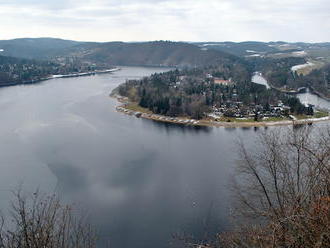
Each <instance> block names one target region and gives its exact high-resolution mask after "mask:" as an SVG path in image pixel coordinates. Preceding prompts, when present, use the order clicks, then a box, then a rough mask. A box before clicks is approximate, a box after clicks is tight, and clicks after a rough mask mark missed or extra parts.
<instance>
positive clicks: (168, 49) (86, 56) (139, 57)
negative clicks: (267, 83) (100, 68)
mask: <svg viewBox="0 0 330 248" xmlns="http://www.w3.org/2000/svg"><path fill="white" fill-rule="evenodd" d="M0 55H3V56H11V57H18V58H26V59H38V60H40V59H42V60H56V61H57V62H66V61H68V59H72V58H74V59H78V60H80V61H83V62H88V63H95V64H107V65H132V66H133V65H144V66H181V67H186V66H188V67H197V66H205V65H211V64H218V63H223V62H224V61H225V62H228V61H236V60H238V58H237V57H236V56H233V55H231V54H228V53H226V52H223V51H215V50H210V51H209V50H206V49H203V48H200V47H198V46H196V45H194V44H188V43H183V42H169V41H154V42H136V43H125V42H106V43H100V42H77V41H71V40H62V39H53V38H25V39H14V40H2V41H1V40H0Z"/></svg>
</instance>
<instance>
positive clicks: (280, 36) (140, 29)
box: [0, 0, 330, 43]
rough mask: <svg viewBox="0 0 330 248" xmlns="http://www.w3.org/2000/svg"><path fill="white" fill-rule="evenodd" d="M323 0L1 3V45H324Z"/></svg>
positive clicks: (328, 37) (326, 17) (329, 22)
mask: <svg viewBox="0 0 330 248" xmlns="http://www.w3.org/2000/svg"><path fill="white" fill-rule="evenodd" d="M329 13H330V7H329V4H328V2H327V1H326V0H315V1H307V0H291V1H285V2H284V1H282V0H274V1H271V2H269V1H266V0H244V1H243V0H232V1H229V0H222V1H219V0H208V1H207V2H206V1H201V0H194V1H192V0H182V1H177V0H156V1H151V0H141V1H139V2H138V3H137V2H136V1H133V0H122V1H117V0H116V1H115V0H110V1H106V0H94V1H91V0H89V1H81V0H70V1H64V0H58V1H55V0H50V1H47V2H45V1H41V0H16V1H15V0H14V1H8V0H2V1H1V0H0V14H1V15H0V29H1V30H2V32H1V35H0V39H1V40H4V39H15V38H39V37H51V38H61V39H69V40H77V41H92V42H111V41H124V42H142V41H153V40H171V41H183V42H223V41H233V42H243V41H261V42H269V41H285V42H308V43H309V42H311V43H319V42H328V41H330V33H329V32H326V30H329V28H330V14H329Z"/></svg>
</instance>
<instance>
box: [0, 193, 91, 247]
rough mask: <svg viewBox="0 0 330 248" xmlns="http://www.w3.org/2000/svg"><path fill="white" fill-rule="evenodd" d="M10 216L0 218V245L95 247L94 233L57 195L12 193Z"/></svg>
mask: <svg viewBox="0 0 330 248" xmlns="http://www.w3.org/2000/svg"><path fill="white" fill-rule="evenodd" d="M13 196H14V199H13V203H12V206H11V208H10V209H9V213H10V216H8V218H5V217H2V218H1V219H0V247H1V248H18V247H21V248H28V247H29V248H55V247H56V248H60V247H61V248H95V247H96V235H95V232H94V230H93V228H92V227H91V225H89V224H88V222H87V220H86V219H85V218H79V217H78V215H77V213H74V211H73V209H72V207H71V206H69V205H64V204H62V203H61V202H60V200H59V199H58V197H57V196H56V195H43V194H41V193H40V192H38V191H37V192H35V193H33V194H31V195H24V194H23V193H22V192H21V190H19V191H15V192H14V193H13Z"/></svg>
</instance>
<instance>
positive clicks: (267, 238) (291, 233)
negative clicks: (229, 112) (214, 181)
mask: <svg viewBox="0 0 330 248" xmlns="http://www.w3.org/2000/svg"><path fill="white" fill-rule="evenodd" d="M239 150H240V158H241V159H240V160H239V165H238V169H237V173H236V183H235V190H234V193H235V196H237V203H238V204H237V206H236V208H235V211H234V213H236V214H238V216H239V217H240V220H241V222H239V225H238V226H239V228H238V229H237V230H236V231H234V232H231V233H226V234H221V235H220V236H219V238H220V241H221V243H222V246H223V247H246V248H248V247H249V248H250V247H251V248H252V247H264V248H268V247H297V248H298V247H304V248H308V247H330V129H329V128H324V127H323V128H317V129H315V128H314V129H313V128H312V127H310V126H303V127H300V128H293V129H289V128H287V129H283V128H281V129H278V128H276V129H272V130H269V129H268V130H267V131H265V132H264V133H262V134H261V135H260V137H259V139H258V141H257V143H256V144H255V145H254V146H250V147H247V146H246V144H243V143H241V144H240V145H239ZM243 221H244V224H243Z"/></svg>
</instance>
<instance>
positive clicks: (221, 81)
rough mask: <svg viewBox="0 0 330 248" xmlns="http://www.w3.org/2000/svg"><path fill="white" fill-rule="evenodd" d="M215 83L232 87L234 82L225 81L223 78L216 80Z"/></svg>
mask: <svg viewBox="0 0 330 248" xmlns="http://www.w3.org/2000/svg"><path fill="white" fill-rule="evenodd" d="M214 83H215V84H219V85H232V84H233V82H232V81H231V80H224V79H221V78H214Z"/></svg>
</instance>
